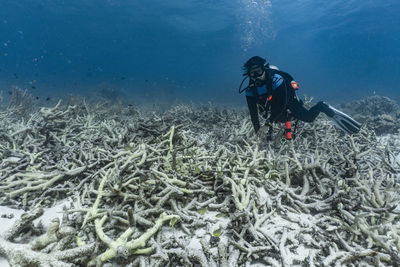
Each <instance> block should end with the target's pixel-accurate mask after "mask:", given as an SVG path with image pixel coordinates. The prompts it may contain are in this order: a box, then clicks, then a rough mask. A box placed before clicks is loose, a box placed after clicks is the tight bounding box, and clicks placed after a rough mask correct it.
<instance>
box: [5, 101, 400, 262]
mask: <svg viewBox="0 0 400 267" xmlns="http://www.w3.org/2000/svg"><path fill="white" fill-rule="evenodd" d="M24 101H25V100H24V98H23V97H22V98H20V99H19V100H18V101H14V103H13V105H9V106H8V107H7V108H6V109H4V110H3V111H2V112H0V121H1V122H2V123H1V124H0V152H1V163H0V205H1V209H0V213H1V219H0V223H1V225H2V228H1V232H0V235H1V237H0V255H2V256H3V261H2V262H0V264H1V263H3V264H6V262H8V263H9V264H10V265H11V266H229V267H231V266H332V265H337V266H395V265H396V264H398V263H399V262H400V256H399V251H400V240H399V234H400V223H399V220H400V210H398V209H397V206H398V204H399V193H398V192H399V181H400V155H399V153H400V137H399V135H385V136H384V137H377V136H376V135H375V132H374V131H373V130H372V129H368V128H367V127H363V128H362V130H361V131H360V133H359V134H356V135H353V136H348V135H344V134H343V133H341V132H340V131H338V130H337V129H336V128H335V127H334V126H333V123H331V122H330V121H329V120H327V118H326V117H324V115H321V116H320V117H319V119H318V120H317V121H315V122H314V123H302V122H300V123H298V125H297V127H296V130H295V131H296V138H295V139H294V140H293V141H288V140H285V139H284V138H283V126H282V125H280V124H276V125H275V126H274V139H273V140H272V141H270V142H267V141H266V138H265V133H263V132H261V133H260V134H259V135H258V136H256V135H255V134H254V132H253V129H252V126H251V123H250V120H249V118H248V113H247V111H246V110H237V109H223V108H218V107H215V106H212V105H205V106H194V105H176V106H173V107H170V108H168V109H161V108H159V107H157V106H150V107H138V106H122V105H115V104H114V105H112V104H108V103H106V102H97V103H88V102H86V101H84V100H78V99H75V100H74V101H72V102H69V103H66V104H63V103H61V102H59V103H57V104H54V105H53V106H51V107H43V108H40V109H35V108H33V107H32V106H29V103H27V102H26V101H25V102H24Z"/></svg>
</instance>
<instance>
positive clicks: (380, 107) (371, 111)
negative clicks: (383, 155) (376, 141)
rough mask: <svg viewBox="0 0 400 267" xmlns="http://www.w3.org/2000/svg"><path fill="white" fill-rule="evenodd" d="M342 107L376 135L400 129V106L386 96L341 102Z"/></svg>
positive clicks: (395, 132) (392, 132)
mask: <svg viewBox="0 0 400 267" xmlns="http://www.w3.org/2000/svg"><path fill="white" fill-rule="evenodd" d="M342 107H343V109H344V110H345V111H347V112H349V114H352V115H353V116H354V118H355V119H357V120H359V121H360V122H363V123H365V124H366V125H367V126H368V128H371V129H373V130H374V131H375V133H376V134H377V135H382V134H388V133H391V134H397V133H398V132H399V130H400V107H399V105H398V104H397V103H396V101H394V100H392V99H390V98H388V97H384V96H370V97H366V98H364V99H361V100H356V101H352V102H350V103H347V104H343V105H342Z"/></svg>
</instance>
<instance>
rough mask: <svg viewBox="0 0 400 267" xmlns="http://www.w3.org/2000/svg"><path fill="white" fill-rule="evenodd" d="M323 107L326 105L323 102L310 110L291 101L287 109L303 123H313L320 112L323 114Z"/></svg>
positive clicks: (297, 102)
mask: <svg viewBox="0 0 400 267" xmlns="http://www.w3.org/2000/svg"><path fill="white" fill-rule="evenodd" d="M324 105H326V104H325V103H324V102H318V103H317V104H316V105H314V106H313V107H312V108H310V109H306V108H305V107H304V106H303V104H302V103H300V102H299V101H293V103H292V105H291V106H290V108H289V109H290V111H291V112H292V115H293V116H294V117H295V118H297V119H299V120H301V121H305V122H313V121H314V120H315V118H316V117H317V116H318V115H319V113H320V112H321V111H322V112H324V113H325V111H326V110H325V106H324ZM326 106H327V105H326ZM327 108H329V107H328V106H327Z"/></svg>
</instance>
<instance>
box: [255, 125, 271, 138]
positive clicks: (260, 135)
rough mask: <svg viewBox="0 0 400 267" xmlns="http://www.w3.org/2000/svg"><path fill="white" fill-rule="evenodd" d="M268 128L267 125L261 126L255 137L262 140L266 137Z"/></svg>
mask: <svg viewBox="0 0 400 267" xmlns="http://www.w3.org/2000/svg"><path fill="white" fill-rule="evenodd" d="M268 128H269V126H268V125H263V126H261V128H260V129H259V130H258V132H257V137H258V138H263V137H264V136H266V134H267V133H268Z"/></svg>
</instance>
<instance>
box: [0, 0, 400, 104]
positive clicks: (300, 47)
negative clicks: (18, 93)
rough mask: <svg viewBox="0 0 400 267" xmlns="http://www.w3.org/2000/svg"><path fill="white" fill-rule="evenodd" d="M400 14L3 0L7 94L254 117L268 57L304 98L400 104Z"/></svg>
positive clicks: (292, 4) (394, 4)
mask: <svg viewBox="0 0 400 267" xmlns="http://www.w3.org/2000/svg"><path fill="white" fill-rule="evenodd" d="M399 13H400V1H398V0H385V1H383V0H370V1H369V0H353V1H352V0H337V1H322V0H303V1H300V0H297V1H296V0H280V1H272V0H271V1H267V0H253V1H250V0H241V1H239V0H229V1H228V0H221V1H210V0H197V1H195V0H169V1H165V0H144V1H137V0H135V1H132V0H124V1H122V0H90V1H89V0H68V1H67V0H65V1H64V0H30V1H28V0H19V1H16V0H0V90H2V91H3V92H4V93H3V94H5V92H7V91H8V90H10V88H12V86H19V87H21V88H23V89H28V90H29V91H30V92H31V93H32V94H34V95H37V96H40V97H47V96H51V97H58V96H63V95H66V94H71V93H73V94H77V93H79V94H90V93H92V92H97V91H99V90H100V91H101V90H103V89H109V88H111V89H112V90H113V91H112V92H113V93H114V96H116V97H119V96H122V97H123V98H124V99H125V100H129V101H134V102H144V103H146V102H154V101H160V102H171V103H173V102H177V101H193V102H198V101H199V102H207V101H213V102H217V103H233V104H239V105H243V106H245V105H246V104H245V101H244V99H243V98H244V97H243V95H239V94H238V93H237V88H238V86H239V83H240V81H241V79H242V77H241V73H242V71H241V67H242V64H243V63H244V62H245V61H246V60H247V59H248V58H249V57H251V56H254V55H260V56H262V57H265V58H267V60H268V62H270V63H271V64H274V65H277V66H279V67H280V69H282V70H284V71H287V72H289V73H290V74H292V76H294V77H295V79H296V80H297V81H298V82H299V84H300V87H301V89H300V91H299V95H303V94H306V95H308V96H314V97H315V98H316V99H318V100H327V101H329V102H332V103H335V102H346V101H349V100H353V99H357V98H362V97H365V96H371V95H374V94H378V95H386V96H389V97H392V98H394V99H396V100H400V91H399V84H400V18H399V15H398V14H399Z"/></svg>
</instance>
